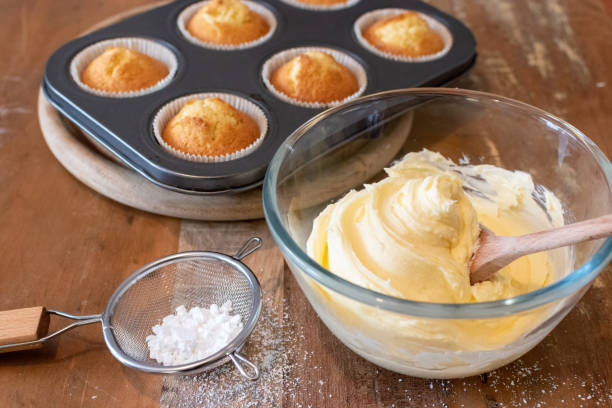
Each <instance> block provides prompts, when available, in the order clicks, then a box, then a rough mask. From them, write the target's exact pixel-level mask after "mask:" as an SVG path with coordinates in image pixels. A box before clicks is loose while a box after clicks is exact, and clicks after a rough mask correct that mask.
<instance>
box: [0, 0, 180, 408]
mask: <svg viewBox="0 0 612 408" xmlns="http://www.w3.org/2000/svg"><path fill="white" fill-rule="evenodd" d="M144 3H145V2H144V1H140V2H138V1H134V2H131V4H130V5H129V7H128V8H131V7H134V6H137V5H138V4H144ZM125 9H126V5H125V3H124V2H121V1H113V2H98V1H96V2H77V1H72V2H71V1H63V2H49V1H35V0H31V1H27V2H14V1H3V2H2V3H1V4H0V10H2V12H1V13H0V35H1V36H2V38H3V39H4V40H3V41H2V42H0V51H1V52H2V54H3V55H4V57H3V58H2V59H0V184H1V185H2V189H1V190H0V226H1V232H0V259H2V262H1V264H0V310H10V309H15V308H19V307H30V306H35V305H40V304H45V305H48V306H50V307H53V308H55V309H59V310H64V311H67V312H71V313H75V314H93V313H100V312H101V311H102V310H103V309H104V307H105V305H106V302H107V300H108V298H109V297H110V295H111V294H112V293H113V291H114V290H115V288H116V287H117V285H118V284H119V283H120V282H121V281H122V280H123V279H125V278H126V277H127V276H128V275H129V274H130V273H132V272H133V271H135V270H136V269H137V268H138V267H140V266H142V265H143V264H145V263H147V262H149V261H152V260H154V259H156V258H158V257H160V256H163V255H167V254H169V253H172V252H174V251H176V248H177V245H178V234H179V228H180V223H179V221H177V220H174V219H169V218H162V217H155V216H152V215H149V214H146V213H143V212H140V211H137V210H133V209H129V208H127V207H124V206H121V205H119V204H117V203H115V202H112V201H110V200H108V199H106V198H104V197H102V196H100V195H99V194H97V193H95V192H93V191H92V190H90V189H89V188H87V187H86V186H84V185H82V184H81V183H79V182H78V181H76V180H75V179H74V178H73V177H72V176H71V175H70V174H69V173H68V172H66V171H65V170H64V169H63V167H62V166H61V165H60V164H59V163H57V161H56V160H55V158H54V157H53V155H52V154H51V153H50V151H49V150H48V148H47V146H46V145H45V142H44V140H43V138H42V137H41V134H40V130H39V128H38V121H37V118H36V100H37V96H38V89H39V87H40V80H41V77H42V72H43V69H44V64H45V61H46V59H47V58H48V56H49V55H50V54H51V53H52V52H53V51H54V50H55V49H56V48H57V47H59V46H60V45H61V44H63V43H64V42H66V40H68V39H70V38H72V37H74V36H76V35H77V34H78V33H80V32H82V31H84V30H85V29H86V28H88V27H91V26H92V25H93V24H95V23H97V22H99V21H100V20H101V19H104V18H105V17H109V16H112V15H114V14H117V13H118V12H120V11H123V10H125ZM56 322H57V323H55V320H54V322H52V324H51V326H52V327H51V330H53V329H55V328H57V327H59V326H60V325H61V324H62V323H65V322H63V321H62V320H61V319H58V320H57V321H56ZM56 324H57V327H56ZM160 383H161V378H160V377H155V376H150V375H145V374H141V373H138V372H135V371H133V370H129V369H127V368H124V367H123V366H122V365H121V364H120V363H119V362H118V361H116V360H115V359H114V358H113V357H112V356H111V355H110V353H109V352H108V350H107V349H106V347H105V344H104V341H103V339H102V333H101V329H100V326H99V325H98V326H87V327H83V328H79V329H76V330H74V331H71V332H69V333H66V334H65V335H63V336H61V337H59V338H58V339H55V340H53V341H52V342H51V343H50V344H49V345H48V346H46V347H44V348H42V349H40V350H36V351H24V352H18V353H13V354H5V355H2V356H1V357H0V406H2V407H15V406H63V407H66V406H118V405H121V401H128V403H129V404H134V405H135V406H157V405H158V401H159V396H160Z"/></svg>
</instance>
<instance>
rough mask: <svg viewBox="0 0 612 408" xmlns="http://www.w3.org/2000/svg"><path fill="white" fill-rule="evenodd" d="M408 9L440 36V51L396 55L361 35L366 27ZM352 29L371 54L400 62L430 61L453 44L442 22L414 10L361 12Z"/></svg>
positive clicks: (443, 53)
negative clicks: (413, 54)
mask: <svg viewBox="0 0 612 408" xmlns="http://www.w3.org/2000/svg"><path fill="white" fill-rule="evenodd" d="M408 11H413V12H416V13H417V14H418V15H419V16H420V17H421V18H423V19H424V20H425V21H426V22H427V24H428V25H429V27H430V28H431V29H432V30H433V31H435V32H436V33H437V34H438V35H439V36H440V39H441V40H442V42H443V43H444V47H443V48H442V50H441V51H438V52H436V53H434V54H429V55H421V56H418V57H410V56H405V55H398V54H393V53H391V52H387V51H383V50H380V49H378V48H377V47H376V46H374V45H373V44H371V43H370V42H369V41H368V40H367V39H365V37H364V36H363V32H364V31H365V30H366V29H367V28H368V27H370V26H371V25H372V24H374V23H376V22H378V21H380V20H384V19H386V18H391V17H395V16H397V15H400V14H403V13H405V12H408ZM353 30H354V33H355V36H356V37H357V40H358V41H359V43H360V44H361V45H362V46H363V47H364V48H365V49H367V50H368V51H370V52H372V53H373V54H376V55H378V56H380V57H383V58H387V59H390V60H393V61H400V62H426V61H432V60H435V59H438V58H440V57H442V56H443V55H445V54H446V53H447V52H448V51H449V50H450V49H451V47H452V45H453V36H452V34H451V33H450V31H449V30H448V28H447V27H446V26H445V25H444V24H442V23H441V22H440V21H438V20H436V19H435V18H433V17H430V16H428V15H427V14H423V13H421V12H418V11H415V10H408V9H399V8H387V9H379V10H374V11H370V12H368V13H365V14H363V15H362V16H361V17H359V18H358V19H357V21H355V24H354V26H353Z"/></svg>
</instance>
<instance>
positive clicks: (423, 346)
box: [307, 150, 570, 373]
mask: <svg viewBox="0 0 612 408" xmlns="http://www.w3.org/2000/svg"><path fill="white" fill-rule="evenodd" d="M386 172H387V174H388V177H386V178H385V179H383V180H381V181H379V182H377V183H374V184H370V185H366V186H364V188H363V189H361V190H359V191H351V192H349V193H348V194H347V195H346V196H344V197H343V198H341V199H340V200H338V201H337V202H335V203H333V204H330V205H328V206H327V208H325V209H324V210H323V211H322V212H321V213H320V214H319V216H318V217H317V218H316V219H315V221H314V224H313V229H312V232H311V235H310V237H309V239H308V242H307V251H308V254H309V255H310V256H311V257H312V258H313V259H315V260H316V261H317V262H318V263H320V264H321V265H322V266H323V267H325V268H327V269H329V270H330V271H331V272H333V273H335V274H336V275H338V276H340V277H342V278H344V279H346V280H348V281H351V282H353V283H355V284H357V285H360V286H363V287H365V288H368V289H371V290H374V291H376V292H380V293H384V294H387V295H391V296H395V297H400V298H405V299H411V300H418V301H426V302H437V303H468V302H480V301H490V300H497V299H504V298H508V297H513V296H516V295H519V294H522V293H526V292H529V291H532V290H536V289H538V288H541V287H543V286H545V285H547V284H549V283H550V282H551V281H552V280H555V279H556V278H558V277H559V275H560V274H562V273H564V268H567V267H568V264H569V259H570V254H569V251H567V250H561V251H559V250H558V251H557V252H552V253H539V254H533V255H529V256H527V257H524V258H521V259H519V260H517V261H515V262H513V263H512V264H510V265H508V266H507V267H505V268H503V269H502V270H500V271H499V272H498V273H497V274H496V275H495V277H494V278H493V279H491V280H490V281H486V282H482V283H479V284H476V285H474V286H471V285H470V280H469V270H468V262H469V259H470V257H471V255H472V253H473V251H474V246H475V243H476V242H477V239H478V234H479V226H478V224H479V223H482V224H483V225H485V226H487V227H488V228H489V229H491V230H492V231H494V232H495V233H497V234H502V235H519V234H525V233H529V232H534V231H538V230H542V229H545V228H551V227H553V226H560V225H562V224H563V212H562V208H561V204H560V203H559V201H558V199H557V198H556V197H555V196H554V195H553V194H552V193H550V192H548V191H547V190H545V189H542V188H539V189H536V187H535V186H534V183H533V180H532V178H531V176H530V175H529V174H527V173H524V172H519V171H515V172H513V171H508V170H505V169H502V168H499V167H495V166H490V165H479V166H470V165H466V166H458V165H456V164H454V163H453V162H452V161H450V160H447V159H445V158H444V157H443V156H442V155H440V154H438V153H434V152H431V151H428V150H423V151H421V152H417V153H409V154H408V155H406V156H405V157H404V158H403V159H402V160H401V161H399V162H398V163H397V164H395V165H394V166H392V167H391V168H389V169H387V170H386ZM536 197H537V199H536ZM316 286H317V287H318V291H319V292H320V293H321V294H322V295H324V298H325V299H326V302H328V307H329V308H330V309H329V310H328V311H329V312H330V313H333V314H335V315H337V317H338V316H339V317H340V318H341V319H342V320H344V322H345V323H346V325H347V326H346V327H345V328H342V330H344V329H346V328H350V327H351V326H352V327H353V328H354V329H357V330H359V331H361V332H363V333H366V334H367V336H368V337H370V338H376V339H377V341H379V342H380V343H381V344H384V345H385V346H386V347H388V352H389V353H395V352H396V353H398V358H401V359H405V358H406V356H405V355H404V354H402V353H422V352H423V351H424V350H438V349H443V350H454V351H476V350H491V349H494V348H497V347H500V346H503V345H505V344H508V343H511V342H512V341H514V340H516V339H517V338H518V337H519V336H521V335H523V334H525V333H526V332H528V330H529V329H531V328H533V327H534V325H536V324H537V322H539V321H541V320H542V319H544V318H545V316H546V315H547V313H546V311H545V310H542V309H540V310H536V311H534V312H533V313H526V314H523V315H516V316H509V317H503V318H495V319H481V320H439V319H425V318H410V317H408V316H403V315H398V314H394V313H391V312H386V311H384V310H381V309H377V308H372V307H369V306H366V305H363V306H362V305H361V304H358V303H357V302H354V301H351V300H349V299H347V298H344V297H342V296H340V295H337V294H335V293H334V292H331V291H328V290H326V289H324V288H322V287H319V286H318V285H316ZM423 340H426V341H425V342H424V341H423ZM359 341H360V340H358V339H357V338H356V340H355V342H356V343H359ZM394 347H397V349H394ZM415 355H416V354H415ZM423 364H425V365H427V364H433V363H431V360H427V361H426V362H425V363H423ZM435 364H438V363H435ZM435 364H434V366H435V367H436V369H437V368H443V367H445V364H447V361H445V362H441V363H439V366H436V365H435ZM456 364H457V365H458V366H461V364H467V363H466V362H465V361H460V362H457V363H456ZM457 370H459V371H458V372H460V373H463V372H464V371H460V368H457ZM465 372H469V370H468V371H465Z"/></svg>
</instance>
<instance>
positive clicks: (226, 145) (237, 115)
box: [162, 98, 260, 156]
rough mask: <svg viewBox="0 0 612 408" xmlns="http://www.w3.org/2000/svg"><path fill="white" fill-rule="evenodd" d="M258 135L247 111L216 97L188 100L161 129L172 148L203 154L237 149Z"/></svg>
mask: <svg viewBox="0 0 612 408" xmlns="http://www.w3.org/2000/svg"><path fill="white" fill-rule="evenodd" d="M259 136H260V130H259V126H257V123H255V121H254V120H253V119H252V118H251V117H250V116H249V115H247V114H246V113H244V112H241V111H239V110H238V109H236V108H234V107H233V106H232V105H230V104H229V103H227V102H225V101H223V100H222V99H219V98H206V99H193V100H190V101H189V102H187V103H186V104H185V106H183V108H182V109H181V110H180V111H179V113H177V114H176V116H174V117H173V118H172V119H170V121H169V122H168V124H167V125H166V128H165V129H164V131H163V133H162V139H163V140H164V141H165V142H166V143H168V144H169V145H170V146H172V147H174V148H175V149H178V150H180V151H181V152H183V153H190V154H198V155H203V156H222V155H225V154H231V153H234V152H237V151H240V150H242V149H244V148H246V147H248V146H250V145H251V144H252V143H253V142H255V141H256V140H257V139H258V138H259Z"/></svg>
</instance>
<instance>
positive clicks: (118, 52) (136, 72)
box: [81, 46, 169, 92]
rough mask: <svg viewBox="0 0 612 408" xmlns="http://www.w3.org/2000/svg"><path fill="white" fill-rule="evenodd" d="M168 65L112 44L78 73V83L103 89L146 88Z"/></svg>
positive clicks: (165, 71)
mask: <svg viewBox="0 0 612 408" xmlns="http://www.w3.org/2000/svg"><path fill="white" fill-rule="evenodd" d="M168 73H169V71H168V67H166V65H164V64H163V63H161V62H160V61H158V60H156V59H154V58H151V57H149V56H148V55H146V54H143V53H141V52H139V51H136V50H132V49H129V48H124V47H119V46H113V47H109V48H108V49H106V50H105V51H104V52H103V53H102V54H100V55H99V56H97V57H96V58H94V59H93V60H92V61H91V62H90V63H89V64H88V65H87V67H86V68H85V69H84V70H83V72H82V74H81V82H83V83H84V84H85V85H87V86H89V87H90V88H93V89H97V90H100V91H106V92H132V91H139V90H141V89H146V88H149V87H152V86H153V85H155V84H157V83H158V82H160V81H161V80H163V79H164V78H166V77H167V76H168Z"/></svg>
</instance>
